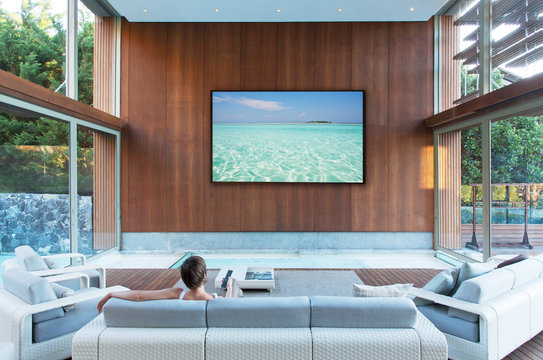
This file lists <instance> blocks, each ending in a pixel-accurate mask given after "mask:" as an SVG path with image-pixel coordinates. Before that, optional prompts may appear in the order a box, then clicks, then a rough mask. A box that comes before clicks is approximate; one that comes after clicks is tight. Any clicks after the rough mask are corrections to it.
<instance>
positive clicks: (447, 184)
mask: <svg viewBox="0 0 543 360" xmlns="http://www.w3.org/2000/svg"><path fill="white" fill-rule="evenodd" d="M438 139H439V155H438V156H439V168H438V171H439V173H438V177H439V192H438V194H439V195H438V196H439V209H438V211H439V234H438V239H439V246H440V247H443V248H445V249H448V250H451V251H454V252H456V253H459V254H462V255H464V256H468V257H471V258H473V259H477V260H482V257H483V254H482V241H483V233H482V224H483V213H482V200H483V192H482V126H480V125H479V126H475V127H472V128H469V129H464V130H458V131H450V132H446V133H443V134H440V135H439V138H438Z"/></svg>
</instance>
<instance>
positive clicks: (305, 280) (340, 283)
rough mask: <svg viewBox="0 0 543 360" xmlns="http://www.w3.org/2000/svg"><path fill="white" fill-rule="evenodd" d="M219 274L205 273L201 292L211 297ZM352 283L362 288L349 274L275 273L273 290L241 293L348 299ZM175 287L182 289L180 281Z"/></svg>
mask: <svg viewBox="0 0 543 360" xmlns="http://www.w3.org/2000/svg"><path fill="white" fill-rule="evenodd" d="M218 273H219V272H218V270H209V271H208V272H207V280H208V281H207V283H206V284H205V286H204V288H205V290H206V291H207V292H208V293H214V292H216V291H217V289H215V286H214V284H215V278H216V277H217V274H218ZM353 283H356V284H362V281H361V280H360V278H359V277H358V276H357V275H356V274H355V273H354V271H352V270H276V271H275V289H272V290H270V291H267V290H244V291H243V294H244V295H243V296H244V297H258V296H314V295H329V296H351V291H352V287H353ZM174 287H182V288H185V285H184V284H183V281H182V280H179V282H178V283H177V284H175V286H174Z"/></svg>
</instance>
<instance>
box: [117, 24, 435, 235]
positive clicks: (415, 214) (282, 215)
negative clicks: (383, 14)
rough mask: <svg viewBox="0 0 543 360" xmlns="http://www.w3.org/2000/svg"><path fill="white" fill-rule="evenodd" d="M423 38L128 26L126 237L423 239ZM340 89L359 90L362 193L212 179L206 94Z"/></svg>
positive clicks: (347, 30)
mask: <svg viewBox="0 0 543 360" xmlns="http://www.w3.org/2000/svg"><path fill="white" fill-rule="evenodd" d="M158 29H160V31H162V32H160V34H159V33H158V32H157V30H158ZM431 29H432V26H431V23H376V24H371V23H243V24H240V23H205V24H168V25H160V24H158V25H157V24H150V23H145V24H128V26H125V24H124V23H123V30H122V31H123V59H122V64H123V67H126V69H125V68H123V70H122V71H123V76H126V77H127V78H128V79H123V80H122V84H123V85H122V89H123V90H122V91H123V92H122V94H121V96H122V111H123V114H122V115H123V119H125V121H126V122H127V123H128V124H129V126H128V128H127V131H126V132H125V134H124V136H125V138H126V141H127V143H128V145H127V146H126V147H124V145H123V152H124V154H123V159H125V161H127V162H128V164H123V231H124V232H130V231H171V232H174V231H431V230H432V226H433V223H432V217H433V216H432V211H433V209H432V184H433V174H432V173H431V166H432V158H431V154H432V143H431V134H430V133H429V132H428V131H427V130H426V129H425V127H424V124H423V120H424V119H425V118H426V117H428V116H430V115H431V113H432V111H431V105H432V93H431V91H432V78H431V76H432V71H431V70H432V65H433V63H432V61H431V55H432V54H431V46H432V44H433V36H432V34H431ZM125 42H128V45H125ZM144 44H145V46H144ZM151 51H153V52H155V53H153V54H150V52H151ZM159 68H160V69H162V73H161V72H159V71H158V69H159ZM142 72H145V74H143V73H142ZM144 83H145V86H144ZM345 89H347V90H348V89H362V90H365V91H366V99H365V100H366V109H365V110H366V113H365V116H366V118H365V126H366V128H365V130H366V134H365V142H366V156H365V161H366V168H365V173H366V178H365V180H366V184H363V185H359V184H353V185H343V184H306V185H303V184H221V183H212V182H211V120H210V116H211V114H210V106H211V103H210V101H211V99H210V97H211V96H210V92H211V90H345ZM151 102H152V103H153V105H152V106H150V108H152V116H151V114H150V113H145V112H144V109H143V106H142V105H141V104H144V103H145V104H150V103H151ZM132 105H134V107H133V106H132ZM155 137H156V138H158V139H161V142H160V144H159V143H157V142H155ZM125 138H123V139H125ZM126 153H128V155H126ZM159 155H160V156H159ZM160 157H161V159H159V158H160ZM148 162H151V163H152V165H151V166H152V169H153V171H154V175H153V176H152V177H151V176H150V175H148V174H149V173H150V172H148V171H147V170H146V166H147V167H148V166H150V165H149V164H148ZM125 168H126V169H127V170H124V169H125ZM125 174H127V176H125ZM147 188H150V189H151V190H150V191H151V192H150V193H149V196H147V195H145V197H142V194H145V191H146V190H147ZM158 189H162V193H159V191H158ZM136 197H138V198H139V199H138V200H136V199H135V198H136ZM133 200H134V201H133ZM159 204H161V205H159ZM156 213H159V214H160V217H161V219H158V216H157V218H154V220H153V219H151V218H149V219H148V218H146V216H147V215H148V214H149V216H155V214H156ZM142 217H143V218H144V220H143V221H142ZM155 220H156V221H155Z"/></svg>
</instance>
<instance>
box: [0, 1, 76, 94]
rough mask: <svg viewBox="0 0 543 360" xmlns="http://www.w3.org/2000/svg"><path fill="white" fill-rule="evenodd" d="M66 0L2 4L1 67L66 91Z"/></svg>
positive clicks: (0, 9)
mask: <svg viewBox="0 0 543 360" xmlns="http://www.w3.org/2000/svg"><path fill="white" fill-rule="evenodd" d="M66 7H67V2H66V1H65V0H55V1H16V0H15V1H11V0H10V1H2V2H1V3H0V69H1V70H4V71H7V72H9V73H12V74H14V75H17V76H20V77H22V78H23V79H26V80H29V81H31V82H33V83H35V84H38V85H41V86H43V87H46V88H48V89H51V90H57V91H58V92H60V93H64V90H63V83H64V78H65V77H64V67H65V64H66V58H65V53H66V26H65V23H66V19H65V18H66Z"/></svg>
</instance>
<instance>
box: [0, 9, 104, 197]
mask: <svg viewBox="0 0 543 360" xmlns="http://www.w3.org/2000/svg"><path fill="white" fill-rule="evenodd" d="M50 3H51V1H50V0H23V2H22V5H21V11H20V13H18V14H10V13H7V12H5V11H3V10H1V9H0V69H2V70H5V71H7V72H10V73H12V74H14V75H17V76H19V77H21V78H24V79H26V80H29V81H31V82H33V83H36V84H38V85H41V86H43V87H46V88H49V89H51V90H55V89H57V88H58V87H59V86H60V85H61V84H62V82H63V81H64V67H65V63H66V60H65V44H66V32H65V29H64V28H63V24H62V22H61V19H60V15H59V14H52V13H51V12H50ZM92 20H93V19H92V16H91V15H90V14H89V13H85V12H84V11H82V10H81V11H80V18H79V25H80V29H79V31H78V36H79V44H80V46H79V50H78V66H79V70H78V71H79V74H78V75H79V79H78V80H79V86H78V88H79V94H78V96H79V100H80V101H81V102H84V103H86V104H89V105H91V104H92V91H93V90H92V81H93V49H94V23H93V21H92ZM68 134H69V129H68V124H67V123H64V122H61V121H56V120H52V119H46V118H23V117H20V116H16V115H14V114H6V113H0V191H1V192H37V193H67V191H68V156H69V152H68ZM31 145H32V146H31ZM92 146H93V136H92V132H88V131H78V159H77V163H78V172H79V174H78V175H79V176H78V180H79V184H78V188H79V193H80V194H89V193H92V169H93V151H92Z"/></svg>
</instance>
